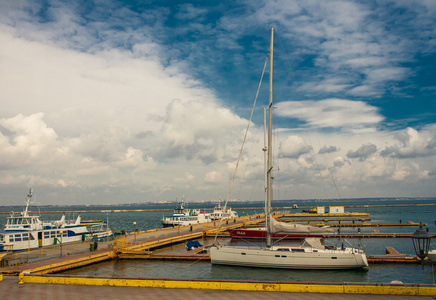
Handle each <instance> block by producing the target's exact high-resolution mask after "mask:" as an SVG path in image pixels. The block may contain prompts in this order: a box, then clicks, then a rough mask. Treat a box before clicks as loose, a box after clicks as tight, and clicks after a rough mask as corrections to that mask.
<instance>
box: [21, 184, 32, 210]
mask: <svg viewBox="0 0 436 300" xmlns="http://www.w3.org/2000/svg"><path fill="white" fill-rule="evenodd" d="M32 194H33V189H31V188H30V189H29V195H27V197H26V209H25V210H24V213H23V217H27V216H28V213H27V212H28V208H29V205H30V203H32Z"/></svg>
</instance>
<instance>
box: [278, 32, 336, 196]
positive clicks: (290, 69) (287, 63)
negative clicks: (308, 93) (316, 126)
mask: <svg viewBox="0 0 436 300" xmlns="http://www.w3.org/2000/svg"><path fill="white" fill-rule="evenodd" d="M277 38H278V40H279V42H280V48H281V51H282V52H283V55H284V56H285V58H286V59H285V63H286V66H287V68H288V69H289V71H290V74H291V75H292V76H291V78H290V79H289V82H292V79H293V80H294V82H295V81H296V79H295V74H294V72H293V70H292V67H291V65H290V64H289V59H288V55H287V53H286V51H285V49H284V47H283V44H282V40H281V39H280V35H279V33H278V32H277ZM298 109H299V110H300V111H301V106H300V103H298ZM316 137H317V138H318V136H317V135H316ZM309 144H310V145H311V141H310V138H309ZM311 146H312V145H311ZM312 148H313V146H312ZM311 153H312V155H313V159H314V160H315V163H316V165H317V166H316V167H317V169H318V172H319V173H320V176H321V181H322V185H323V188H324V193H325V196H326V197H327V192H326V187H325V184H324V181H323V179H322V175H321V171H320V169H319V165H318V161H317V159H316V155H315V152H314V151H313V150H312V151H311ZM324 160H325V163H326V167H327V169H328V170H329V173H330V177H331V179H332V181H333V184H334V186H335V188H336V192H337V194H338V196H339V199H341V196H340V194H339V190H338V187H337V185H336V181H335V179H334V178H333V174H332V173H331V172H330V169H329V168H328V165H327V160H326V158H325V157H324ZM327 198H329V197H327Z"/></svg>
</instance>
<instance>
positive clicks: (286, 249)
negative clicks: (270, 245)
mask: <svg viewBox="0 0 436 300" xmlns="http://www.w3.org/2000/svg"><path fill="white" fill-rule="evenodd" d="M277 251H288V252H289V248H278V249H277Z"/></svg>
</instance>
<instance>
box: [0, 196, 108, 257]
mask: <svg viewBox="0 0 436 300" xmlns="http://www.w3.org/2000/svg"><path fill="white" fill-rule="evenodd" d="M31 199H32V190H30V192H29V195H27V199H26V208H25V209H24V211H23V212H21V213H20V214H16V213H14V212H11V213H10V216H9V217H8V218H7V221H6V225H5V228H4V231H2V232H0V251H19V250H27V249H33V248H39V247H44V246H50V245H54V244H58V243H59V244H64V243H70V242H77V241H82V240H85V239H87V238H90V237H92V236H90V234H89V233H90V232H89V231H88V229H87V227H86V225H82V224H81V216H78V217H77V219H76V220H72V221H67V220H65V215H63V216H62V218H61V219H60V220H58V221H52V222H43V221H41V220H40V219H39V216H37V215H30V214H29V210H28V209H29V205H30V203H31ZM108 232H110V231H108V230H106V231H105V234H107V233H108ZM99 235H101V232H99Z"/></svg>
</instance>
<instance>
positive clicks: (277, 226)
mask: <svg viewBox="0 0 436 300" xmlns="http://www.w3.org/2000/svg"><path fill="white" fill-rule="evenodd" d="M270 229H271V230H270V234H271V239H273V240H298V239H305V238H309V237H314V238H324V237H325V236H326V235H335V234H336V231H335V230H334V229H333V228H331V227H329V226H322V227H315V226H308V225H303V224H298V223H286V222H280V221H277V220H276V219H274V218H273V217H271V218H270ZM227 232H228V233H229V234H230V236H231V237H232V238H239V239H266V235H267V230H266V227H255V228H243V229H240V228H237V229H230V228H229V229H227Z"/></svg>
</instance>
